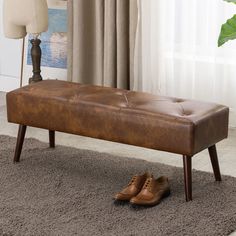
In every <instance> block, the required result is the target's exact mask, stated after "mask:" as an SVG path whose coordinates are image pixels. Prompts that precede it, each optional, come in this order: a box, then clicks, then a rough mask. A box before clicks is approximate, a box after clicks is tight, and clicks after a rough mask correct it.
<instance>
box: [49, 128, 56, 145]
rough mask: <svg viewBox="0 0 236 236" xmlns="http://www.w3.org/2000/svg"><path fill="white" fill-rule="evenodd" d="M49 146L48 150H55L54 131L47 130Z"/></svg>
mask: <svg viewBox="0 0 236 236" xmlns="http://www.w3.org/2000/svg"><path fill="white" fill-rule="evenodd" d="M49 145H50V148H55V131H52V130H49Z"/></svg>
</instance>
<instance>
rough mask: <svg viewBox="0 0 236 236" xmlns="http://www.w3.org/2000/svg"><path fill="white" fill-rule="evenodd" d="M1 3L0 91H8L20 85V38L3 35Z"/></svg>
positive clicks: (0, 1)
mask: <svg viewBox="0 0 236 236" xmlns="http://www.w3.org/2000/svg"><path fill="white" fill-rule="evenodd" d="M2 4H3V0H0V91H10V90H13V89H15V88H19V86H20V68H21V50H22V40H12V39H6V38H5V37H4V34H3V26H2Z"/></svg>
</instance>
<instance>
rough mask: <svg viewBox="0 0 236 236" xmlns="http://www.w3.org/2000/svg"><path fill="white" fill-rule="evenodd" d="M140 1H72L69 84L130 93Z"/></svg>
mask: <svg viewBox="0 0 236 236" xmlns="http://www.w3.org/2000/svg"><path fill="white" fill-rule="evenodd" d="M137 12H138V9H137V0H69V1H68V14H69V21H68V24H69V27H68V33H69V36H68V40H69V43H68V45H69V48H68V54H69V55H68V80H69V81H73V82H79V83H85V84H96V85H104V86H110V87H116V88H126V89H130V88H132V86H133V80H134V69H133V67H134V47H135V38H136V36H135V35H136V28H137V18H138V17H137V16H138V14H137Z"/></svg>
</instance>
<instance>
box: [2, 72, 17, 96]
mask: <svg viewBox="0 0 236 236" xmlns="http://www.w3.org/2000/svg"><path fill="white" fill-rule="evenodd" d="M19 87H20V79H19V78H15V77H10V76H6V75H0V91H1V92H9V91H11V90H14V89H17V88H19Z"/></svg>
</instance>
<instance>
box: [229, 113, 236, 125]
mask: <svg viewBox="0 0 236 236" xmlns="http://www.w3.org/2000/svg"><path fill="white" fill-rule="evenodd" d="M229 126H230V127H231V128H236V111H235V110H234V109H230V116H229Z"/></svg>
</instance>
